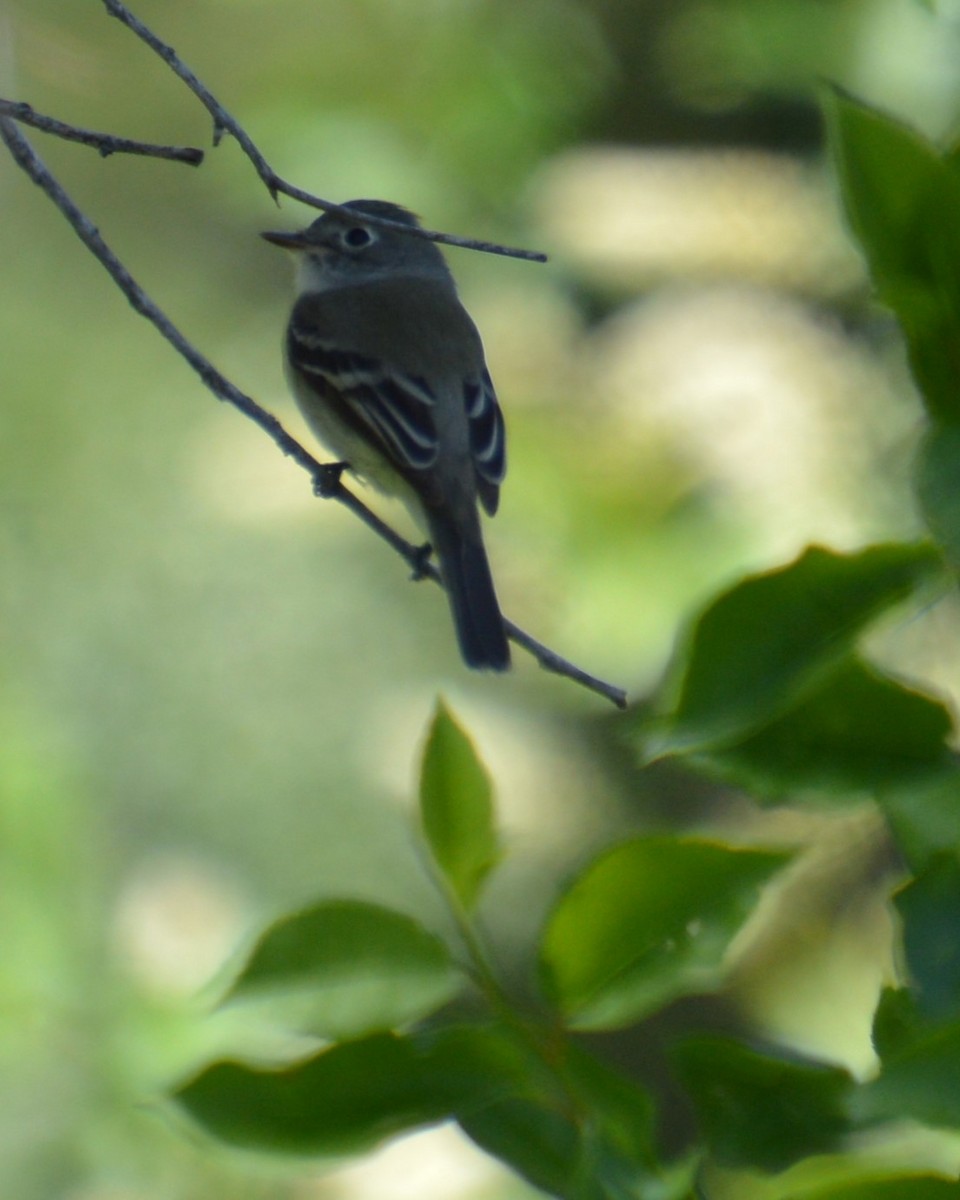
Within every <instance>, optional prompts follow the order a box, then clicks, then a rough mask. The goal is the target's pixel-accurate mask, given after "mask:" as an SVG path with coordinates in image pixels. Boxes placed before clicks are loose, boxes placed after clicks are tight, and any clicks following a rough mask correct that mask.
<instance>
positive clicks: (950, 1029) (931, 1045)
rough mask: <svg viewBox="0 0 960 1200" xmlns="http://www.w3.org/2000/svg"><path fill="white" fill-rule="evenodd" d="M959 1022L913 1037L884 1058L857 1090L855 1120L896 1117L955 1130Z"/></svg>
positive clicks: (959, 1116)
mask: <svg viewBox="0 0 960 1200" xmlns="http://www.w3.org/2000/svg"><path fill="white" fill-rule="evenodd" d="M958 1080H960V1024H958V1023H954V1024H951V1025H947V1026H944V1027H942V1028H939V1029H934V1030H933V1031H931V1032H929V1033H928V1034H927V1035H926V1036H920V1037H916V1038H915V1039H914V1040H911V1041H910V1042H908V1044H907V1045H906V1047H905V1048H904V1049H901V1050H899V1051H896V1052H895V1053H893V1054H891V1055H890V1056H889V1057H887V1058H886V1059H885V1060H884V1063H883V1072H882V1073H881V1075H880V1077H879V1078H878V1079H876V1080H874V1081H873V1082H872V1083H868V1084H865V1085H864V1086H863V1087H861V1088H858V1089H857V1092H856V1093H855V1095H854V1097H853V1111H854V1112H855V1113H856V1115H857V1117H858V1119H860V1120H861V1121H887V1120H890V1121H902V1120H904V1119H909V1118H913V1120H915V1121H920V1122H922V1123H923V1124H925V1125H934V1126H944V1127H948V1128H953V1129H958V1128H960V1085H958Z"/></svg>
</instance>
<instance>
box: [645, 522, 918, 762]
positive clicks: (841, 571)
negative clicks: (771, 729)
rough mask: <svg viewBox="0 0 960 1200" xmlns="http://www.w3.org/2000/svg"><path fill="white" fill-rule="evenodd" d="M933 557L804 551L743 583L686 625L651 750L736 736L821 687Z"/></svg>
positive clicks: (686, 748) (914, 550)
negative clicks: (672, 688) (674, 694)
mask: <svg viewBox="0 0 960 1200" xmlns="http://www.w3.org/2000/svg"><path fill="white" fill-rule="evenodd" d="M937 562H938V559H937V556H936V554H935V552H934V551H933V549H932V548H931V547H930V546H928V545H905V544H903V545H901V544H891V545H883V546H871V547H869V548H868V549H866V550H862V551H860V552H859V553H857V554H846V555H845V554H835V553H833V552H832V551H829V550H823V549H821V548H819V547H813V548H811V549H808V550H807V551H806V552H805V553H804V554H803V555H801V557H800V558H798V559H797V560H796V561H795V562H793V563H791V564H790V565H789V566H786V567H781V568H779V569H777V570H775V571H769V572H767V573H765V574H763V575H755V576H753V577H751V578H749V579H745V580H743V581H742V582H741V583H739V584H737V585H736V586H735V587H734V588H732V589H731V590H730V591H728V592H726V593H725V594H724V595H722V596H721V597H720V598H719V599H718V600H715V601H714V602H713V604H711V606H710V607H709V608H708V609H707V611H706V612H705V613H704V614H703V615H702V616H701V617H700V619H699V621H698V622H697V624H696V627H695V628H694V630H693V635H692V638H691V640H690V646H689V652H688V655H687V656H686V665H685V670H684V673H683V676H682V682H681V686H680V694H679V700H678V702H677V705H676V710H675V712H674V714H673V716H672V718H670V719H669V720H668V722H667V728H666V733H665V736H663V738H662V741H661V742H660V744H659V745H658V746H656V747H654V749H655V750H657V751H659V752H660V753H682V752H687V753H689V752H691V751H696V750H705V749H708V748H713V747H716V746H719V745H724V744H729V743H731V742H733V741H735V740H738V739H742V738H744V737H745V736H747V735H748V734H749V733H751V732H753V731H754V730H756V729H759V728H762V727H763V726H765V725H769V724H770V723H771V722H772V721H774V720H776V719H777V718H778V717H780V716H782V715H783V714H784V713H785V712H787V711H789V710H790V709H791V708H792V707H794V706H795V705H797V704H798V703H799V702H800V701H801V700H802V699H803V697H804V696H805V695H807V694H809V692H810V691H811V690H813V689H814V688H816V687H817V686H819V685H820V683H821V682H822V680H823V679H824V678H825V676H826V675H828V674H829V673H830V672H831V671H833V670H834V669H835V668H836V666H837V664H838V663H839V662H840V661H841V660H842V659H843V658H844V657H845V656H847V654H848V653H849V651H850V648H851V647H852V645H853V644H854V642H855V641H856V639H857V637H858V636H859V635H860V634H861V633H862V631H863V630H864V628H865V627H866V626H867V625H868V624H869V623H870V622H871V621H873V620H875V619H876V618H877V617H878V616H879V615H880V614H881V613H882V612H884V611H885V610H886V609H888V608H890V607H891V606H892V605H894V604H897V603H898V602H900V601H902V600H904V599H906V597H907V596H909V595H910V593H911V592H912V591H913V590H914V589H915V588H916V587H917V586H918V584H920V583H921V582H922V581H923V580H924V579H925V578H927V577H928V576H929V575H930V573H931V572H932V571H933V570H934V568H935V567H936V565H937Z"/></svg>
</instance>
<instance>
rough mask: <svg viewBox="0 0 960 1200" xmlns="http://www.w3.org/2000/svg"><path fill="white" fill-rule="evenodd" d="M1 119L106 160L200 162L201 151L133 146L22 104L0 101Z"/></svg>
mask: <svg viewBox="0 0 960 1200" xmlns="http://www.w3.org/2000/svg"><path fill="white" fill-rule="evenodd" d="M0 116H3V117H13V119H14V120H16V121H19V122H20V123H21V124H23V125H32V126H33V128H34V129H42V130H43V132H44V133H52V134H55V135H56V136H57V137H58V138H63V139H64V140H65V141H68V142H81V143H82V144H83V145H84V146H93V147H94V148H95V149H97V150H99V151H100V153H101V154H102V155H103V157H104V158H106V157H107V156H108V155H110V154H144V155H147V156H148V157H150V158H169V159H173V160H174V161H175V162H185V163H188V164H189V165H190V166H191V167H198V166H199V165H200V164H201V163H202V162H203V151H202V150H198V149H196V147H194V146H155V145H153V143H151V142H135V141H131V139H130V138H122V137H115V136H114V135H113V134H112V133H97V132H96V131H94V130H93V129H81V128H80V127H79V126H78V125H68V124H67V123H66V122H65V121H58V120H57V119H56V118H55V117H47V116H44V115H43V113H38V112H36V111H34V109H33V107H32V106H31V105H29V104H26V103H24V101H22V100H4V99H2V98H0Z"/></svg>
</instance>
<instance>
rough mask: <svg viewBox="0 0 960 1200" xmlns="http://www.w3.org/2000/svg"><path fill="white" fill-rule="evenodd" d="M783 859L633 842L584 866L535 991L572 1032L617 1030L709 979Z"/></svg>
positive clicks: (556, 918)
mask: <svg viewBox="0 0 960 1200" xmlns="http://www.w3.org/2000/svg"><path fill="white" fill-rule="evenodd" d="M784 861H785V856H784V855H782V854H774V853H770V852H767V851H757V850H735V849H731V848H729V847H727V846H722V845H720V844H718V843H715V842H710V841H705V840H699V839H687V840H683V839H677V838H671V837H641V838H637V839H635V840H633V841H630V842H626V843H625V844H623V845H620V846H617V847H615V848H614V849H613V850H611V851H608V852H607V853H606V854H604V855H602V856H601V857H600V858H599V859H597V860H596V861H595V862H593V863H592V864H591V865H590V866H588V867H587V868H586V870H585V871H584V872H583V873H582V874H581V875H580V876H579V878H577V879H576V880H575V881H574V883H573V884H572V886H571V887H570V888H569V889H568V890H567V892H566V893H565V894H564V895H563V896H562V897H561V898H560V900H559V901H558V903H557V905H556V906H555V908H554V910H553V912H552V914H551V915H550V918H549V920H548V923H547V927H546V931H545V934H544V938H543V945H542V948H541V967H542V972H543V979H544V986H545V988H546V990H547V992H548V994H549V995H550V996H551V997H552V998H553V999H554V1000H555V1001H556V1003H558V1004H559V1006H560V1007H561V1008H562V1009H563V1011H564V1012H565V1013H566V1014H567V1015H568V1016H569V1017H571V1018H572V1020H573V1023H574V1024H575V1025H576V1026H577V1027H578V1028H581V1029H605V1028H606V1029H610V1028H616V1027H618V1026H622V1025H627V1024H629V1023H631V1022H633V1021H636V1020H638V1019H639V1018H640V1017H642V1016H644V1015H645V1014H647V1013H649V1012H651V1011H653V1010H654V1009H656V1008H658V1007H659V1006H661V1005H662V1004H664V1003H665V1002H666V1001H667V1000H669V999H671V998H672V997H674V996H677V995H680V994H682V993H684V992H691V991H699V990H706V989H709V988H711V987H714V986H715V985H716V983H717V982H718V978H719V969H720V964H721V961H722V959H723V955H724V952H725V950H726V948H727V945H728V944H729V942H730V939H731V938H732V937H733V935H734V934H735V933H736V932H737V930H738V929H739V928H740V926H741V924H742V923H743V921H744V919H745V918H746V917H747V915H748V914H749V913H750V911H751V909H752V907H753V905H754V904H755V903H756V900H757V896H758V893H759V890H760V888H761V886H762V885H763V884H764V883H765V882H766V881H767V880H768V879H769V878H770V876H771V875H772V874H773V873H774V871H776V870H777V869H778V868H779V867H780V866H782V865H783V863H784Z"/></svg>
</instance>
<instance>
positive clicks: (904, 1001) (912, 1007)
mask: <svg viewBox="0 0 960 1200" xmlns="http://www.w3.org/2000/svg"><path fill="white" fill-rule="evenodd" d="M927 1032H928V1029H927V1026H926V1025H925V1024H924V1022H923V1021H922V1019H921V1017H920V1014H919V1013H918V1012H917V1005H916V1000H915V997H914V994H913V992H911V991H910V990H908V989H907V988H884V989H883V991H882V992H881V994H880V1002H879V1004H878V1005H877V1011H876V1013H875V1014H874V1017H873V1045H874V1048H875V1049H876V1051H877V1054H878V1055H879V1056H880V1058H881V1059H887V1058H892V1057H894V1056H895V1055H897V1054H899V1053H901V1051H903V1050H905V1049H906V1048H907V1046H909V1045H910V1043H911V1042H915V1041H917V1040H919V1039H920V1038H921V1037H923V1036H925V1035H926V1033H927Z"/></svg>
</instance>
